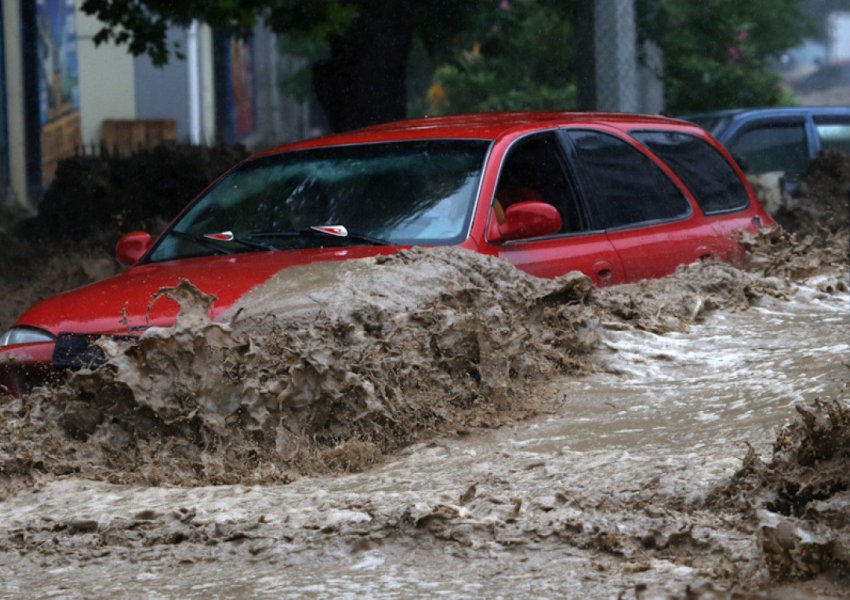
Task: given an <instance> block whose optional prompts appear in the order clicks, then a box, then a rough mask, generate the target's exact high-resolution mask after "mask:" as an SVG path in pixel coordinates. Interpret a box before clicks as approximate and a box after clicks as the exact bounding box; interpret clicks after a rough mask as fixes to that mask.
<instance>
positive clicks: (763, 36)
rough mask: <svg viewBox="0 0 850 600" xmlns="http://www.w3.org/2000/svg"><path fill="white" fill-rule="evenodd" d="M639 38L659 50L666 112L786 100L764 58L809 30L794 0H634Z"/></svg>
mask: <svg viewBox="0 0 850 600" xmlns="http://www.w3.org/2000/svg"><path fill="white" fill-rule="evenodd" d="M637 6H638V12H637V14H638V28H639V32H640V35H641V37H642V38H643V39H648V40H651V41H653V42H655V43H656V44H658V45H659V46H660V47H661V49H662V51H663V52H664V83H665V88H666V90H665V92H666V104H667V109H668V110H669V111H670V112H671V113H674V114H682V113H687V112H699V111H706V110H713V109H718V108H729V107H734V106H759V105H775V104H781V103H783V102H786V101H787V100H788V98H787V97H785V96H784V94H783V91H782V89H781V87H780V85H779V77H778V76H777V75H776V74H775V73H773V72H772V71H771V70H770V68H769V61H770V59H771V58H772V57H775V56H777V55H778V54H780V53H781V52H782V51H783V50H786V49H788V48H790V47H793V46H795V45H796V44H798V43H799V42H800V41H802V39H803V37H804V36H805V35H806V34H807V33H809V32H810V31H811V24H810V23H809V22H808V21H807V20H806V19H805V18H804V17H803V15H802V13H801V8H800V0H748V1H746V2H742V1H741V0H701V1H699V2H695V1H693V0H638V5H637Z"/></svg>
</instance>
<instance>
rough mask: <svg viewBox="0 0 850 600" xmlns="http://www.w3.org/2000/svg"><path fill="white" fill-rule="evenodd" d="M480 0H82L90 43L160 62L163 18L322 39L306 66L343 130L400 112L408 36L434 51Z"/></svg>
mask: <svg viewBox="0 0 850 600" xmlns="http://www.w3.org/2000/svg"><path fill="white" fill-rule="evenodd" d="M484 1H485V0H470V1H466V2H455V1H453V0H310V1H309V2H304V1H303V0H84V2H83V4H82V10H83V11H84V12H85V13H87V14H89V15H93V16H95V17H97V18H98V19H99V20H100V21H101V22H102V23H103V28H102V29H101V30H100V31H99V32H98V33H97V35H96V36H95V43H102V42H106V41H110V40H111V41H115V42H116V43H126V44H127V45H128V47H129V50H130V51H131V52H132V53H133V54H134V55H140V54H148V55H150V56H151V58H152V60H153V61H154V63H155V64H160V65H161V64H164V63H165V62H167V61H168V59H169V57H170V55H171V54H172V53H173V52H179V49H178V48H173V47H172V48H169V47H168V45H167V42H166V33H167V29H168V27H169V25H178V26H187V25H189V24H190V23H191V22H192V21H193V20H195V19H197V20H199V21H203V22H206V23H208V24H209V25H211V26H213V27H223V28H229V29H232V30H233V31H234V32H235V33H236V34H241V35H247V34H248V32H249V31H250V28H251V27H252V26H253V25H255V24H256V23H258V22H260V21H263V22H265V23H266V25H268V26H269V27H270V28H271V29H272V30H273V31H275V32H276V33H279V34H284V35H287V36H292V37H294V38H308V39H310V40H314V41H320V42H323V43H327V44H328V47H329V52H328V55H327V58H325V59H322V60H318V61H316V62H314V63H313V65H312V76H313V78H312V80H313V89H314V91H315V93H316V97H317V98H318V100H319V102H320V103H321V105H322V107H323V108H324V110H325V114H326V116H327V117H328V121H329V123H330V125H331V127H332V128H333V129H334V130H336V131H344V130H348V129H353V128H356V127H360V126H364V125H370V124H373V123H378V122H383V121H388V120H393V119H401V118H404V117H405V116H406V109H407V97H406V69H407V61H408V57H409V54H410V50H411V47H412V43H413V39H414V36H419V37H420V39H421V40H422V43H423V46H424V47H425V48H427V49H428V50H429V51H430V52H432V53H435V54H437V53H439V52H440V51H442V49H443V48H445V47H448V46H450V45H451V39H452V36H453V35H455V34H456V33H457V32H458V31H461V30H462V29H463V27H464V26H465V24H466V23H467V22H468V21H469V19H470V18H471V17H472V16H473V15H475V14H476V11H477V8H478V6H479V4H480V3H482V2H484Z"/></svg>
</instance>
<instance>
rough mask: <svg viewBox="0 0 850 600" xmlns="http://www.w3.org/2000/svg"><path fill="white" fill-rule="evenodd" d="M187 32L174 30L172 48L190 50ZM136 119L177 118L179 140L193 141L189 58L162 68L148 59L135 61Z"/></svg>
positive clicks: (145, 57) (172, 30)
mask: <svg viewBox="0 0 850 600" xmlns="http://www.w3.org/2000/svg"><path fill="white" fill-rule="evenodd" d="M186 41H187V35H186V30H185V29H179V28H176V27H171V28H170V29H169V30H168V45H169V47H170V46H172V45H173V44H174V43H175V42H176V43H178V44H179V45H180V48H183V49H184V53H185V48H186ZM133 67H134V75H135V77H134V86H135V102H136V118H138V119H174V120H175V121H177V138H178V139H180V140H185V139H188V138H189V68H188V65H187V63H186V59H185V58H182V59H181V58H177V57H174V56H172V57H171V60H169V61H168V63H167V64H166V65H163V66H162V67H157V66H154V64H153V62H152V61H151V59H150V58H148V57H147V56H138V57H136V58H135V59H134V61H133Z"/></svg>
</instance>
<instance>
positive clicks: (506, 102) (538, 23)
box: [424, 0, 577, 113]
mask: <svg viewBox="0 0 850 600" xmlns="http://www.w3.org/2000/svg"><path fill="white" fill-rule="evenodd" d="M574 9H575V3H574V2H573V1H565V0H500V1H497V0H494V1H492V2H490V3H488V4H487V5H485V6H484V7H483V8H482V10H481V11H480V12H479V14H478V16H477V19H476V21H475V22H474V24H473V26H472V27H470V29H469V30H468V31H467V32H465V33H464V34H463V35H461V36H459V40H458V42H459V44H461V45H462V46H461V48H460V49H458V51H457V52H456V54H455V57H454V60H452V61H451V62H448V63H446V64H444V65H442V66H440V67H439V68H437V70H436V71H435V73H434V77H433V80H432V85H431V87H430V89H429V90H428V94H427V96H426V101H425V107H424V111H425V112H428V113H454V112H471V111H480V110H485V111H487V110H528V109H558V110H564V109H568V108H572V107H575V105H576V101H577V93H576V68H575V55H576V52H575V46H576V44H575V41H576V35H575V27H574V20H575V15H574Z"/></svg>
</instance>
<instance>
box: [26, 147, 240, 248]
mask: <svg viewBox="0 0 850 600" xmlns="http://www.w3.org/2000/svg"><path fill="white" fill-rule="evenodd" d="M246 154H247V153H246V151H245V149H244V148H243V147H242V146H223V145H220V146H214V147H205V146H192V145H188V144H173V143H172V144H163V145H160V146H157V147H155V148H151V149H145V150H140V151H139V152H137V153H135V154H132V155H129V156H125V157H119V156H109V155H105V156H76V157H73V158H68V159H65V160H63V161H61V162H60V163H59V166H58V169H57V171H56V178H55V180H54V181H53V184H52V185H51V186H50V187H49V188H48V190H47V191H46V192H45V194H44V198H43V199H42V201H41V203H40V204H39V207H38V215H37V216H35V217H34V218H32V219H29V220H27V221H25V222H23V223H22V224H21V225H20V227H19V231H20V233H21V234H23V235H24V237H26V238H28V239H30V240H33V241H38V242H43V241H47V240H50V241H63V240H69V239H79V238H80V237H81V236H89V235H91V234H93V233H97V232H114V233H115V237H116V238H117V237H118V236H119V235H121V234H122V233H125V232H127V231H132V230H136V229H146V230H149V231H152V232H154V233H155V232H156V230H157V229H159V228H161V227H162V224H163V223H164V222H167V221H170V220H171V219H172V218H173V217H174V216H175V215H176V214H177V213H178V212H179V211H180V209H181V208H183V206H185V205H186V203H187V202H189V200H191V199H192V198H193V197H194V196H195V195H197V194H198V193H199V192H200V191H201V190H203V189H204V187H206V185H207V184H209V183H210V182H211V181H212V180H213V179H215V178H216V177H217V176H218V175H220V174H221V173H222V172H224V171H225V170H227V169H228V168H229V167H231V166H232V165H233V164H234V163H236V162H238V161H239V160H241V159H243V158H245V156H246Z"/></svg>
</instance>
